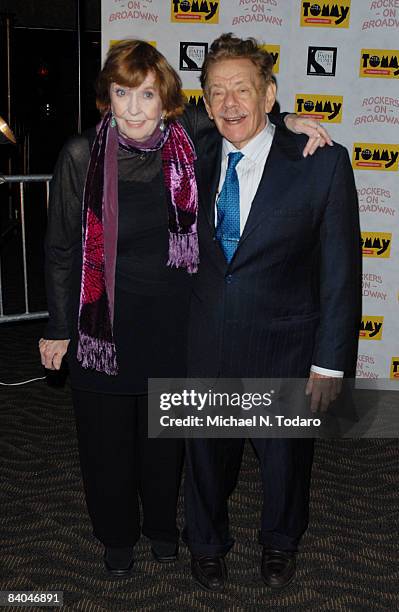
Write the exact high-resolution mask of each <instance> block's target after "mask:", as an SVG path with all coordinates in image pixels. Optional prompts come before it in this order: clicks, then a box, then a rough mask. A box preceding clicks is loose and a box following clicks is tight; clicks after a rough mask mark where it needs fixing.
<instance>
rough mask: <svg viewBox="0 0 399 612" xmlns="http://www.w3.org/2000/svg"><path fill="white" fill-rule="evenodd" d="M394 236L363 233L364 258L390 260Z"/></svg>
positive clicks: (379, 233)
mask: <svg viewBox="0 0 399 612" xmlns="http://www.w3.org/2000/svg"><path fill="white" fill-rule="evenodd" d="M391 242H392V234H390V233H388V232H387V233H385V232H362V236H361V246H362V254H363V257H379V258H384V259H386V258H388V257H390V254H391Z"/></svg>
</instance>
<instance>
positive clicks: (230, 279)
mask: <svg viewBox="0 0 399 612" xmlns="http://www.w3.org/2000/svg"><path fill="white" fill-rule="evenodd" d="M232 280H233V275H232V274H228V275H227V276H226V283H229V284H230V283H231V282H232Z"/></svg>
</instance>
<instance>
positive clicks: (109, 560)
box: [104, 546, 134, 577]
mask: <svg viewBox="0 0 399 612" xmlns="http://www.w3.org/2000/svg"><path fill="white" fill-rule="evenodd" d="M133 550H134V549H133V547H132V546H130V547H124V548H122V547H121V548H119V547H118V548H114V547H111V546H106V547H105V552H104V565H105V569H106V570H107V572H108V573H109V574H111V576H117V577H122V576H129V575H130V574H131V572H132V568H133V564H134V557H133Z"/></svg>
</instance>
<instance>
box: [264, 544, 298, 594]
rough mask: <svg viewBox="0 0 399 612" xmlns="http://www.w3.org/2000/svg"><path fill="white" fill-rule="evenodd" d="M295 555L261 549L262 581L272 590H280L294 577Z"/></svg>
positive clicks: (293, 553)
mask: <svg viewBox="0 0 399 612" xmlns="http://www.w3.org/2000/svg"><path fill="white" fill-rule="evenodd" d="M295 556H296V553H295V552H292V551H289V550H275V549H270V548H266V547H264V548H263V554H262V565H261V573H262V579H263V581H264V582H265V583H266V584H267V586H269V587H271V588H272V589H281V588H283V587H285V586H287V584H289V583H290V582H291V581H292V580H293V579H294V576H295V570H296V560H295Z"/></svg>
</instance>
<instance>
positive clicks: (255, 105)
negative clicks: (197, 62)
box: [205, 58, 276, 149]
mask: <svg viewBox="0 0 399 612" xmlns="http://www.w3.org/2000/svg"><path fill="white" fill-rule="evenodd" d="M207 94H208V95H207V99H206V100H205V106H206V110H207V111H208V115H209V116H210V118H211V119H213V120H214V121H215V124H216V127H217V128H218V130H219V132H220V133H221V134H222V136H224V137H225V138H226V139H227V140H229V141H230V142H231V143H233V145H234V146H235V147H236V148H237V149H242V147H244V146H245V145H246V144H248V142H249V141H250V140H252V139H253V138H254V137H255V136H256V135H257V134H259V132H261V131H262V130H263V128H264V127H265V125H266V117H265V113H268V112H269V111H271V109H272V108H273V104H274V102H275V99H276V87H275V85H274V83H270V84H268V85H267V87H266V86H263V83H262V79H261V77H260V75H259V73H258V69H257V67H256V66H255V65H254V64H253V63H252V62H251V60H249V59H246V58H237V59H225V60H220V61H219V62H215V64H213V65H211V66H210V69H209V73H208V81H207Z"/></svg>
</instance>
